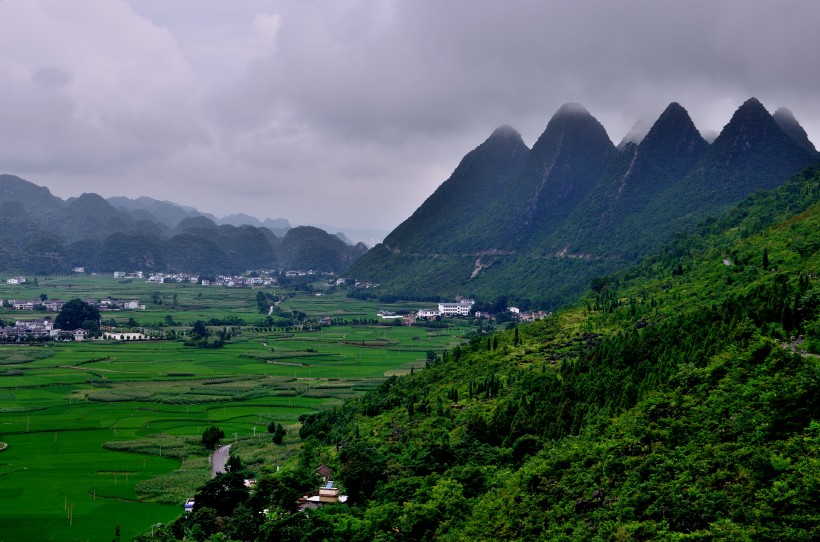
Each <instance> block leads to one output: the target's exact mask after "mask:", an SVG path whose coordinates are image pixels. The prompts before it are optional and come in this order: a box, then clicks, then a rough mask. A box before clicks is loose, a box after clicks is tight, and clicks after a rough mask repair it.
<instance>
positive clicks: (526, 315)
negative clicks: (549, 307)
mask: <svg viewBox="0 0 820 542" xmlns="http://www.w3.org/2000/svg"><path fill="white" fill-rule="evenodd" d="M507 310H508V311H510V313H512V316H513V318H515V319H516V320H520V321H522V322H535V321H536V320H543V319H544V318H546V317H548V316H551V315H552V313H551V312H544V311H525V312H521V310H520V309H519V308H518V307H509V308H508V309H507Z"/></svg>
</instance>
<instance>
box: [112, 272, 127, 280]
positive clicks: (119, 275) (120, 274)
mask: <svg viewBox="0 0 820 542" xmlns="http://www.w3.org/2000/svg"><path fill="white" fill-rule="evenodd" d="M114 278H115V279H123V278H125V271H114Z"/></svg>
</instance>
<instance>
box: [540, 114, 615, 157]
mask: <svg viewBox="0 0 820 542" xmlns="http://www.w3.org/2000/svg"><path fill="white" fill-rule="evenodd" d="M568 133H572V134H574V135H573V136H572V138H573V139H576V140H577V139H578V138H581V139H588V138H591V139H594V140H602V139H605V140H606V142H607V143H608V146H610V147H613V149H614V146H613V145H612V142H611V141H610V140H609V136H608V135H607V133H606V129H605V128H604V127H603V125H602V124H601V123H600V122H598V119H596V118H595V117H593V116H592V114H591V113H590V112H589V111H587V110H586V108H585V107H584V106H583V105H581V104H578V103H566V104H564V105H562V106H561V107H560V108H558V111H556V112H555V114H554V115H553V116H552V118H551V119H550V121H549V123H548V124H547V129H546V130H544V133H543V134H541V137H539V138H538V141H537V142H536V143H535V146H534V147H533V150H534V149H535V147H543V146H544V145H545V144H548V145H550V144H554V143H556V142H555V141H554V139H555V138H556V137H558V138H559V139H563V137H561V135H560V134H564V135H566V134H568ZM550 142H551V143H550Z"/></svg>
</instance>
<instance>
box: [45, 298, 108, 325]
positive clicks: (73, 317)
mask: <svg viewBox="0 0 820 542" xmlns="http://www.w3.org/2000/svg"><path fill="white" fill-rule="evenodd" d="M54 326H55V327H57V328H59V329H65V330H71V329H78V328H83V329H86V330H88V331H97V330H98V329H99V328H100V311H99V309H98V308H97V307H95V306H93V305H91V304H89V303H86V302H85V301H83V300H82V299H72V300H71V301H68V302H67V303H66V304H65V305H63V308H62V310H60V313H59V314H58V315H57V318H56V319H55V320H54Z"/></svg>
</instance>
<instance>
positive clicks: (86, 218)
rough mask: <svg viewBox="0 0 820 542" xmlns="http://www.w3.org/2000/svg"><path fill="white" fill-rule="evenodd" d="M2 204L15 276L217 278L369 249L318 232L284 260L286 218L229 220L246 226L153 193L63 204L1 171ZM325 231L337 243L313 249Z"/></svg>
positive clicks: (0, 217)
mask: <svg viewBox="0 0 820 542" xmlns="http://www.w3.org/2000/svg"><path fill="white" fill-rule="evenodd" d="M0 209H2V211H3V212H2V214H0V226H2V231H0V257H2V261H1V263H0V270H2V271H4V272H8V273H24V274H30V273H34V274H56V273H67V272H71V270H72V269H73V268H75V267H83V268H85V271H86V272H113V271H144V272H155V271H172V272H188V273H196V274H209V275H213V274H218V273H240V272H244V271H246V270H248V269H284V267H285V266H286V265H287V266H288V267H289V268H291V267H292V268H294V269H314V270H317V271H332V270H335V271H343V270H344V269H346V268H347V267H348V266H349V265H350V263H351V262H353V261H354V260H355V259H356V258H358V257H359V256H360V255H361V254H362V253H363V252H364V251H365V249H364V248H363V247H362V246H359V245H356V246H352V245H346V244H345V243H343V242H342V241H340V240H339V238H338V237H336V236H331V235H329V234H327V233H325V232H323V231H321V230H317V232H320V233H316V234H315V235H313V236H307V237H304V238H303V237H299V236H296V237H294V238H293V240H291V241H289V243H288V249H287V250H288V258H287V261H285V260H280V258H279V245H280V244H281V243H282V239H280V238H278V237H277V236H276V235H275V233H274V231H273V230H271V229H270V227H280V228H282V229H285V228H283V226H288V228H287V229H289V225H287V223H286V221H284V222H283V221H273V220H267V221H266V222H265V223H264V225H263V224H262V223H258V224H257V225H255V226H253V225H243V224H241V223H242V222H243V221H245V220H250V218H249V217H246V216H244V215H237V216H233V217H227V219H226V221H236V222H238V223H240V224H239V225H232V224H224V223H223V224H221V225H218V224H217V222H216V221H215V220H214V218H213V217H209V216H207V215H204V214H202V213H199V212H198V211H196V210H193V209H191V208H185V207H182V206H179V205H177V204H174V203H171V202H164V201H157V200H153V199H151V198H145V197H142V198H137V199H135V200H131V199H128V198H111V199H109V200H106V199H103V198H102V197H100V196H99V195H97V194H82V195H81V196H79V197H76V198H70V199H68V200H67V201H63V200H62V199H60V198H58V197H55V196H53V195H52V194H51V193H50V192H49V190H48V189H47V188H45V187H40V186H37V185H35V184H33V183H30V182H28V181H26V180H23V179H20V178H19V177H15V176H13V175H0ZM257 222H258V221H257ZM287 229H285V231H287ZM314 229H315V228H314ZM283 235H284V234H283ZM321 236H326V237H330V238H332V239H333V240H334V241H335V243H336V244H333V245H332V246H330V248H323V251H321V252H318V253H317V252H315V251H314V250H313V248H315V247H317V246H319V245H321V243H319V245H317V241H316V239H317V238H320V237H321ZM302 244H305V245H306V246H305V247H303V246H302ZM326 244H327V243H326Z"/></svg>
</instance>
